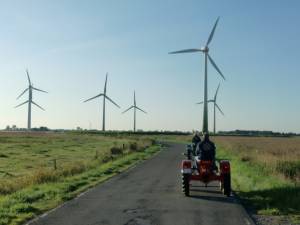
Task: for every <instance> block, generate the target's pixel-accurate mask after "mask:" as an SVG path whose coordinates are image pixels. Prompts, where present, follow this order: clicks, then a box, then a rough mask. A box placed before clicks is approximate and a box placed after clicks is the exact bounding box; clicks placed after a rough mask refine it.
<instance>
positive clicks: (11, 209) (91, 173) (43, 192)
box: [0, 146, 160, 225]
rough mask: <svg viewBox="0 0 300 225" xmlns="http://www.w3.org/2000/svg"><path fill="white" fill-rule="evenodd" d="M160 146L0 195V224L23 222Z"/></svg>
mask: <svg viewBox="0 0 300 225" xmlns="http://www.w3.org/2000/svg"><path fill="white" fill-rule="evenodd" d="M159 149H160V147H159V146H152V147H149V148H147V149H145V150H143V151H139V152H135V153H131V154H128V155H124V156H122V157H119V158H117V159H115V160H113V161H110V162H107V163H104V164H102V165H99V166H96V167H95V168H92V169H90V170H88V171H85V172H82V173H80V174H77V175H73V176H69V177H67V178H64V177H61V178H58V179H57V180H55V181H49V182H45V183H41V184H35V185H32V186H28V187H27V188H24V189H22V190H19V191H17V192H15V193H13V194H9V195H4V196H1V197H0V224H1V225H4V224H22V223H23V222H24V221H26V220H29V219H31V218H33V217H35V216H36V215H38V214H41V213H42V212H44V211H47V210H49V209H52V208H54V207H56V206H58V205H60V204H62V203H63V202H64V201H66V200H69V199H72V198H74V197H75V196H76V195H78V194H79V193H81V192H83V191H85V190H87V189H88V188H90V187H93V186H95V185H96V184H99V183H101V182H103V181H104V180H107V179H108V178H110V177H112V176H114V175H116V174H118V173H120V172H122V171H124V170H126V169H127V168H129V167H131V166H132V165H134V164H136V163H137V162H139V161H141V160H145V159H147V158H149V157H150V156H151V155H153V154H155V153H156V152H158V151H159Z"/></svg>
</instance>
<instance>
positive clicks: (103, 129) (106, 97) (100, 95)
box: [84, 73, 120, 131]
mask: <svg viewBox="0 0 300 225" xmlns="http://www.w3.org/2000/svg"><path fill="white" fill-rule="evenodd" d="M107 76H108V73H106V77H105V84H104V91H103V93H100V94H98V95H96V96H94V97H92V98H89V99H87V100H85V101H84V102H88V101H90V100H93V99H95V98H98V97H103V121H102V131H105V100H106V99H107V100H108V101H110V102H111V103H113V104H114V105H115V106H117V107H118V108H120V106H119V105H118V104H117V103H115V102H114V101H113V100H112V99H110V98H109V97H108V96H107V95H106V85H107Z"/></svg>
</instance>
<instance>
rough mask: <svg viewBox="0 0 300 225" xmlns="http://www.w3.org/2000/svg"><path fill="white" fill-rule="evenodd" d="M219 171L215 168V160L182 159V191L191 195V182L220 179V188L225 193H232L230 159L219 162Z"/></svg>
mask: <svg viewBox="0 0 300 225" xmlns="http://www.w3.org/2000/svg"><path fill="white" fill-rule="evenodd" d="M218 171H219V172H217V171H216V169H214V164H213V161H205V160H199V159H198V158H197V157H195V159H194V160H182V163H181V174H182V191H183V193H184V194H185V196H189V195H190V182H191V181H193V180H195V181H200V182H203V183H204V184H205V186H206V187H207V184H208V183H210V182H212V181H219V183H220V189H221V191H223V193H224V195H227V196H230V194H231V179H230V163H229V161H228V160H221V161H220V162H219V169H218Z"/></svg>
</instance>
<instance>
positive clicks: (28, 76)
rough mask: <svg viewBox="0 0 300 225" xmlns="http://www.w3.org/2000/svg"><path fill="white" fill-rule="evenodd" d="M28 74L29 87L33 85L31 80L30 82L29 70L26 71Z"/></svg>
mask: <svg viewBox="0 0 300 225" xmlns="http://www.w3.org/2000/svg"><path fill="white" fill-rule="evenodd" d="M26 74H27V78H28V82H29V85H31V80H30V76H29V72H28V69H26Z"/></svg>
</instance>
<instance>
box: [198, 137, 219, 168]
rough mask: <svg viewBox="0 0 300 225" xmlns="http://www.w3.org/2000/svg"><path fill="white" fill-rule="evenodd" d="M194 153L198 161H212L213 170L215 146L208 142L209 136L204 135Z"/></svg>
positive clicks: (214, 166) (214, 165)
mask: <svg viewBox="0 0 300 225" xmlns="http://www.w3.org/2000/svg"><path fill="white" fill-rule="evenodd" d="M196 153H197V155H198V159H200V160H207V161H213V169H214V170H215V169H216V168H217V167H216V164H215V157H216V146H215V144H214V143H213V142H212V141H210V140H209V134H208V133H204V135H203V141H202V142H201V143H199V144H198V146H197V150H196Z"/></svg>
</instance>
